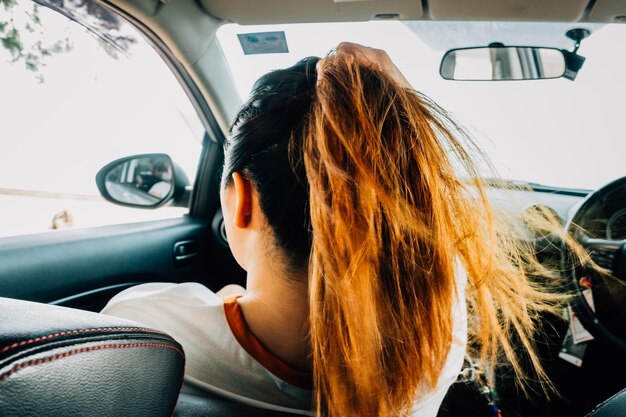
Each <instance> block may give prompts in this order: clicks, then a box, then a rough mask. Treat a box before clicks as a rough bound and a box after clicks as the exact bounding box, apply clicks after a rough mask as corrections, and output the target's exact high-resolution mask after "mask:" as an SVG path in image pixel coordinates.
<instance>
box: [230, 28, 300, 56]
mask: <svg viewBox="0 0 626 417" xmlns="http://www.w3.org/2000/svg"><path fill="white" fill-rule="evenodd" d="M237 37H238V38H239V43H240V44H241V48H242V49H243V53H244V54H246V55H256V54H286V53H289V48H287V38H286V37H285V32H283V31H280V32H258V33H239V34H237Z"/></svg>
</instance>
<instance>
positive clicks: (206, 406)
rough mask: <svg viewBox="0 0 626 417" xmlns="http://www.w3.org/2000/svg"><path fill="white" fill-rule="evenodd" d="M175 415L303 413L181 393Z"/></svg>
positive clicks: (226, 416)
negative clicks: (267, 408)
mask: <svg viewBox="0 0 626 417" xmlns="http://www.w3.org/2000/svg"><path fill="white" fill-rule="evenodd" d="M173 417H302V414H291V413H286V412H281V411H274V410H266V409H262V408H257V407H252V406H250V405H246V404H240V403H234V402H231V401H227V400H224V399H221V398H205V397H197V396H195V395H188V394H181V395H180V397H179V398H178V404H177V405H176V412H175V413H174V416H173Z"/></svg>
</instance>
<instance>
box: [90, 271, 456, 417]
mask: <svg viewBox="0 0 626 417" xmlns="http://www.w3.org/2000/svg"><path fill="white" fill-rule="evenodd" d="M459 270H460V272H459V273H457V292H458V297H457V300H455V303H454V306H453V317H454V325H453V341H452V345H451V348H450V353H449V354H448V358H447V361H446V364H445V366H444V367H443V369H442V371H441V374H440V376H439V380H438V383H437V386H436V388H435V389H434V390H431V391H429V392H427V393H426V394H423V395H421V396H420V398H418V399H416V401H415V404H414V407H413V411H412V416H415V417H431V416H432V417H434V416H436V414H437V411H438V410H439V407H440V405H441V402H442V401H443V398H444V396H445V395H446V392H447V391H448V388H449V387H450V385H451V384H452V383H454V381H455V380H456V378H457V376H458V374H459V371H460V370H461V366H462V365H463V359H464V356H465V345H466V341H467V312H466V307H465V295H464V294H465V285H466V281H467V278H466V275H465V273H464V272H462V269H461V268H459ZM102 312H103V313H105V314H110V315H114V316H119V317H123V318H127V319H131V320H135V321H138V322H140V323H143V324H145V325H147V326H148V327H152V328H155V329H158V330H161V331H164V332H166V333H168V334H169V335H170V336H172V337H173V338H174V339H176V340H177V341H178V342H179V343H180V344H181V345H182V346H183V349H184V350H185V355H186V358H187V363H186V365H185V390H186V391H187V392H192V393H194V394H196V395H202V394H203V393H210V394H218V395H221V396H223V397H226V398H229V399H232V400H234V401H237V402H242V403H246V404H250V405H253V406H256V407H260V408H267V409H272V410H278V411H288V412H292V413H298V414H304V415H309V414H311V412H310V410H311V401H312V391H311V390H310V388H311V386H310V384H311V377H310V375H307V374H304V373H301V372H298V371H296V370H293V369H291V368H289V366H288V365H287V364H285V363H284V362H282V361H281V360H280V359H278V358H276V357H275V356H274V355H272V353H271V352H269V351H267V350H265V348H263V346H262V345H261V344H260V342H259V341H258V340H257V339H256V337H254V335H253V334H252V333H251V332H250V331H249V329H248V327H247V325H246V324H245V320H244V319H243V315H242V314H241V310H240V309H239V307H238V305H237V303H236V300H235V299H234V298H233V299H230V300H227V301H226V302H225V301H224V300H222V299H221V298H220V297H219V296H217V295H216V294H215V293H214V292H212V291H211V290H209V289H208V288H206V287H204V286H203V285H200V284H197V283H185V284H169V283H152V284H143V285H139V286H136V287H133V288H130V289H128V290H125V291H123V292H121V293H120V294H118V295H116V296H115V297H113V299H111V301H109V303H108V304H107V306H106V307H105V308H104V310H102Z"/></svg>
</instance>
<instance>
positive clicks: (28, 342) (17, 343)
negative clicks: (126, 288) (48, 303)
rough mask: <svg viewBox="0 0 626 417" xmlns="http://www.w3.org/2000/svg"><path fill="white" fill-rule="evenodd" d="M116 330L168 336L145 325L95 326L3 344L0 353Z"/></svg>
mask: <svg viewBox="0 0 626 417" xmlns="http://www.w3.org/2000/svg"><path fill="white" fill-rule="evenodd" d="M116 330H120V331H128V330H135V331H139V332H151V333H159V334H163V335H165V336H169V335H168V334H167V333H165V332H162V331H159V330H154V329H149V328H146V327H101V328H95V329H79V330H69V331H63V332H58V333H53V334H49V335H47V336H40V337H36V338H34V339H30V340H24V341H22V342H15V343H13V344H12V345H9V346H5V347H3V348H2V349H0V354H3V353H5V352H8V351H9V350H11V349H15V348H17V347H21V346H26V345H30V344H33V343H37V342H41V341H43V340H48V339H53V338H55V337H60V336H67V335H72V334H80V333H95V332H114V331H116Z"/></svg>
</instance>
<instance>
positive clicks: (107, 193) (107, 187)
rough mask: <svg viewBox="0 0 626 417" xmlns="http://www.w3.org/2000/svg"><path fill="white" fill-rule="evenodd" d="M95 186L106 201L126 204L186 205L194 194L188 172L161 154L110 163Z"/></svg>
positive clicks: (149, 206) (134, 205)
mask: <svg viewBox="0 0 626 417" xmlns="http://www.w3.org/2000/svg"><path fill="white" fill-rule="evenodd" d="M96 185H97V186H98V190H99V191H100V194H101V195H102V197H104V199H105V200H107V201H110V202H111V203H113V204H117V205H121V206H125V207H135V208H147V209H155V208H158V207H162V206H164V205H166V204H168V203H170V204H172V205H174V206H187V205H188V204H189V198H190V195H191V186H190V185H189V179H188V178H187V175H185V173H184V171H183V170H182V169H181V168H180V167H179V166H178V165H176V164H175V163H174V162H173V161H172V159H171V158H170V157H169V155H167V154H161V153H154V154H142V155H133V156H127V157H124V158H120V159H117V160H115V161H113V162H110V163H109V164H107V165H105V166H104V167H103V168H102V169H101V170H100V171H99V172H98V174H97V175H96Z"/></svg>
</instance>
